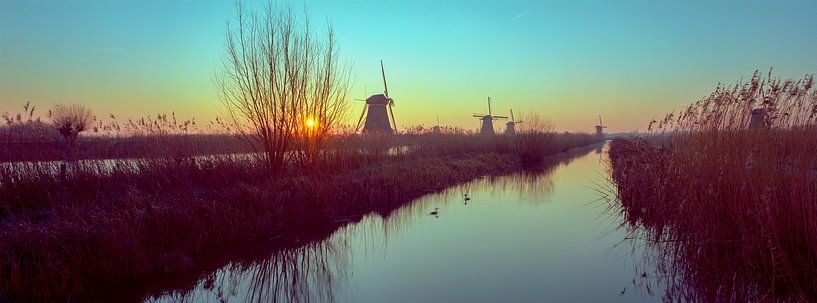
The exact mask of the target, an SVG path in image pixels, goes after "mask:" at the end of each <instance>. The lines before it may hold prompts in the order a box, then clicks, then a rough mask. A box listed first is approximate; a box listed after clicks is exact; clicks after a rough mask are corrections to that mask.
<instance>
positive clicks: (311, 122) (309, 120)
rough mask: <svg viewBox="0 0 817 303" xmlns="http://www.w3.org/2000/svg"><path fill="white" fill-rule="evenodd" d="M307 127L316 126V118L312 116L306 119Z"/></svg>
mask: <svg viewBox="0 0 817 303" xmlns="http://www.w3.org/2000/svg"><path fill="white" fill-rule="evenodd" d="M306 127H308V128H313V127H315V120H312V118H309V119H307V120H306Z"/></svg>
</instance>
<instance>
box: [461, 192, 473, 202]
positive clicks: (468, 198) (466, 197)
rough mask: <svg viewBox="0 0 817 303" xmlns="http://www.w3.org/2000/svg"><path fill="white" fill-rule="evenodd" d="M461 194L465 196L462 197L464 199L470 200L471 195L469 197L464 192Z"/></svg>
mask: <svg viewBox="0 0 817 303" xmlns="http://www.w3.org/2000/svg"><path fill="white" fill-rule="evenodd" d="M462 195H463V197H465V198H464V199H465V201H470V200H471V197H469V196H468V194H467V193H464V194H462Z"/></svg>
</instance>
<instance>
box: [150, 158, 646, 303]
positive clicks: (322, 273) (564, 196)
mask: <svg viewBox="0 0 817 303" xmlns="http://www.w3.org/2000/svg"><path fill="white" fill-rule="evenodd" d="M605 153H606V150H604V151H603V150H602V149H601V148H598V149H595V150H594V149H584V150H582V151H578V152H574V153H572V154H571V155H564V156H560V157H557V158H556V160H554V161H550V162H549V163H547V164H546V165H543V167H540V168H537V169H534V170H532V171H525V172H519V173H516V174H513V175H508V176H500V177H483V178H480V179H477V180H474V181H472V182H469V183H466V184H463V185H459V186H454V187H452V188H449V189H448V190H446V191H445V192H443V193H439V194H433V195H429V196H425V197H422V198H420V199H417V200H416V201H414V202H412V203H410V204H407V205H406V206H404V207H402V208H400V209H397V210H396V211H394V212H392V213H389V214H383V215H381V214H372V215H369V216H366V217H365V218H364V219H363V220H361V221H360V222H357V223H354V224H350V225H347V226H346V227H344V228H341V229H339V230H337V231H336V232H334V234H332V235H331V236H330V237H329V238H328V239H326V240H323V241H318V242H313V243H309V244H306V245H303V246H300V247H296V248H288V249H280V250H278V251H276V252H273V253H272V254H271V255H270V256H269V257H267V258H261V259H258V260H253V261H235V262H231V263H229V264H227V265H226V266H223V267H222V268H220V269H218V270H216V271H213V272H210V273H207V274H205V275H204V276H203V277H201V278H200V279H199V280H198V282H196V283H195V285H194V286H193V287H192V288H189V287H188V288H186V289H175V290H170V291H165V292H162V293H157V294H154V295H150V296H148V297H146V298H144V300H145V301H148V302H179V301H183V302H222V301H225V302H271V301H280V302H298V301H301V302H329V301H334V302H505V301H508V302H543V301H549V302H654V301H660V296H656V295H655V294H654V291H652V290H651V289H650V287H649V283H650V282H649V279H645V278H643V277H641V275H640V273H641V272H652V270H649V269H643V268H639V267H640V266H641V263H642V262H641V261H642V259H641V251H639V248H638V247H637V246H634V245H632V244H631V242H628V241H626V240H625V238H626V237H627V232H626V231H625V230H623V229H621V228H619V226H620V224H621V222H622V219H621V217H620V215H618V214H615V213H613V214H611V213H609V212H608V211H607V203H606V202H605V201H600V200H599V199H600V194H599V193H598V192H597V189H598V188H599V187H600V186H603V185H604V182H606V178H607V177H606V174H607V169H606V167H605V165H604V159H605V158H606V154H605ZM466 195H467V197H468V198H469V199H466ZM434 209H439V210H438V214H437V215H436V216H435V215H431V214H430V212H431V211H433V210H434Z"/></svg>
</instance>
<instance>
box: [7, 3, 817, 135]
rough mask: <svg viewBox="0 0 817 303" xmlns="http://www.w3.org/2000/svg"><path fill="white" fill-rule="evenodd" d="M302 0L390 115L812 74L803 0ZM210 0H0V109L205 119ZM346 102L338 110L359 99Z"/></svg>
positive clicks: (813, 36)
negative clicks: (388, 103)
mask: <svg viewBox="0 0 817 303" xmlns="http://www.w3.org/2000/svg"><path fill="white" fill-rule="evenodd" d="M290 3H291V4H293V5H294V6H296V7H301V6H305V7H306V8H307V10H308V11H309V14H310V17H311V18H312V21H313V23H314V25H316V26H321V27H322V26H324V25H326V24H327V23H331V24H332V26H333V27H334V29H335V32H336V37H337V40H338V47H339V49H340V51H341V56H342V59H341V60H342V61H343V62H346V63H348V64H350V65H351V66H352V75H351V77H352V80H353V85H354V87H353V89H352V94H351V95H350V99H353V98H366V97H368V96H370V95H372V94H377V93H381V92H382V90H383V88H382V80H381V78H380V66H379V61H380V60H383V62H384V64H385V67H386V76H387V78H388V84H389V94H390V95H391V97H393V98H394V99H395V103H396V107H395V108H394V111H395V119H396V122H397V125H398V126H399V127H401V128H402V127H408V126H415V125H418V124H425V125H427V126H430V125H434V124H436V121H437V119H438V118H439V121H440V124H443V125H453V126H458V127H463V128H468V129H476V128H478V127H479V121H478V120H477V119H476V118H473V117H472V114H473V113H485V112H486V111H487V104H486V101H487V98H488V97H489V96H490V97H491V98H492V99H493V109H494V114H507V113H508V111H509V110H510V109H513V110H514V113H515V114H516V115H517V117H518V116H524V115H525V114H529V113H539V114H541V115H543V116H546V117H549V118H550V119H551V120H553V122H554V123H555V125H556V127H557V129H558V130H560V131H576V132H582V131H584V132H592V131H593V125H594V124H596V122H597V120H598V116H599V115H601V116H602V117H603V120H604V124H605V125H608V127H609V128H608V129H607V130H608V131H610V132H619V131H633V130H642V131H644V130H645V129H646V126H647V125H648V123H649V121H650V120H652V118H653V117H654V116H655V117H661V116H663V115H664V114H665V113H667V112H669V111H672V110H676V109H680V108H683V107H684V106H685V105H687V104H689V103H691V102H694V101H695V100H697V99H699V98H701V97H703V96H705V95H708V94H709V92H711V91H712V89H713V88H714V87H715V86H716V85H717V84H718V83H719V82H724V83H734V82H735V81H737V80H739V79H741V78H744V79H746V78H749V77H750V76H751V74H752V72H754V71H755V70H757V69H759V70H762V71H768V69H769V68H774V71H775V74H776V75H778V76H780V77H782V78H799V77H802V76H803V75H805V74H811V73H814V72H816V71H817V55H815V54H817V18H815V16H817V1H812V0H808V1H767V0H765V1H695V0H693V1H668V0H643V1H629V0H622V1H586V0H585V1H582V0H578V1H522V0H507V1H431V0H419V1H389V0H380V1H363V0H356V1H345V0H311V1H303V0H301V1H297V0H293V1H291V2H290ZM234 14H235V9H234V3H233V1H232V0H223V1H188V0H182V1H82V0H77V1H62V0H52V1H42V0H27V1H23V0H20V1H16V0H0V112H3V111H8V112H13V113H14V112H18V111H20V110H21V109H22V108H21V106H22V105H23V104H24V103H25V102H27V101H31V102H32V103H33V104H35V105H37V106H39V107H40V108H47V107H50V106H52V105H54V104H57V103H68V104H70V103H82V104H85V105H87V106H89V107H90V108H91V109H92V110H93V111H94V112H95V113H96V114H97V115H98V116H107V115H108V114H114V115H116V116H118V117H142V116H147V115H155V114H156V113H169V112H171V111H174V112H176V114H177V115H178V116H179V117H180V118H190V117H196V119H197V120H199V121H206V120H210V119H213V118H214V117H216V116H217V115H219V114H220V113H221V112H223V110H224V109H223V106H222V105H221V103H220V102H219V101H218V95H217V93H216V90H215V89H214V85H213V83H214V77H215V76H216V75H217V74H218V73H219V70H220V66H221V65H220V63H221V58H222V57H223V54H224V52H223V51H224V46H225V37H224V34H225V31H226V24H227V22H228V21H229V20H231V19H232V18H233V16H234ZM350 102H354V103H352V107H351V111H350V113H349V119H348V123H350V124H354V123H356V122H357V121H356V119H357V117H358V116H359V113H360V111H361V110H362V109H363V104H362V103H361V102H357V101H350Z"/></svg>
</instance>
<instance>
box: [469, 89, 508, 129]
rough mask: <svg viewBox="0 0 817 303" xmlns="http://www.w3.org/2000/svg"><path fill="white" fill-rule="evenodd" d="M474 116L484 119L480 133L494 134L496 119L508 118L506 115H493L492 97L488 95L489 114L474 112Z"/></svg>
mask: <svg viewBox="0 0 817 303" xmlns="http://www.w3.org/2000/svg"><path fill="white" fill-rule="evenodd" d="M474 117H475V118H479V119H480V120H481V121H482V126H481V127H480V130H479V133H480V134H483V135H493V134H494V120H500V119H508V117H506V116H494V115H493V112H492V111H491V97H488V114H487V115H482V114H474Z"/></svg>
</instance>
